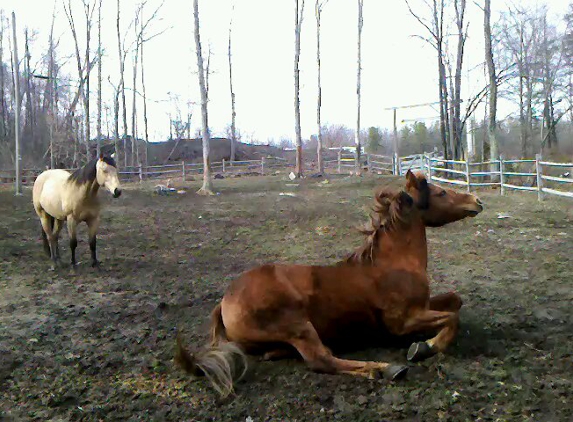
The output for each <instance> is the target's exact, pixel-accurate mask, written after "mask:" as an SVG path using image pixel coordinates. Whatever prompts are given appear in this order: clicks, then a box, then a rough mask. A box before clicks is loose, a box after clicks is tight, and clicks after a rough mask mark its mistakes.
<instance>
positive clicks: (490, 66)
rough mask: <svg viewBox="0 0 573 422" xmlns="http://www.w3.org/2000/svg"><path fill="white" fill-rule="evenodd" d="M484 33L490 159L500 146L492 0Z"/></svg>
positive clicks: (493, 167)
mask: <svg viewBox="0 0 573 422" xmlns="http://www.w3.org/2000/svg"><path fill="white" fill-rule="evenodd" d="M483 33H484V41H485V62H486V64H487V74H488V83H489V101H488V103H489V104H488V105H489V113H488V118H487V134H488V141H489V142H488V144H489V160H490V161H495V160H498V159H499V148H498V144H497V137H496V130H497V118H496V115H497V75H496V73H495V62H494V60H493V48H492V36H491V0H485V5H484V21H483ZM496 170H497V166H496V165H495V164H491V166H490V171H491V172H492V173H493V172H494V171H496ZM498 179H499V178H498V177H497V176H492V177H491V180H492V181H496V180H498Z"/></svg>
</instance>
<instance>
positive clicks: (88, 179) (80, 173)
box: [68, 157, 117, 185]
mask: <svg viewBox="0 0 573 422" xmlns="http://www.w3.org/2000/svg"><path fill="white" fill-rule="evenodd" d="M98 160H99V158H94V159H93V160H91V161H90V162H88V163H87V164H86V165H85V166H83V167H80V168H79V169H77V170H76V171H74V172H73V173H72V174H71V176H70V178H69V179H68V181H69V182H71V183H76V184H77V185H83V184H85V183H92V182H93V181H94V180H95V178H96V164H97V162H98ZM103 161H104V162H105V163H107V164H108V165H110V166H113V167H117V166H116V164H115V161H114V159H113V158H111V157H103Z"/></svg>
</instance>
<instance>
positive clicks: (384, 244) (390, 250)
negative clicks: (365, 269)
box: [373, 219, 428, 271]
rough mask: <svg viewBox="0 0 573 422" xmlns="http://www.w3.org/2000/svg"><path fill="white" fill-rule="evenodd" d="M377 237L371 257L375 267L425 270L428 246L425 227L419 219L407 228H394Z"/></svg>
mask: <svg viewBox="0 0 573 422" xmlns="http://www.w3.org/2000/svg"><path fill="white" fill-rule="evenodd" d="M379 236H380V238H379V239H378V242H377V244H376V246H375V251H374V256H373V261H374V265H375V266H384V267H387V266H392V267H403V268H405V269H408V270H414V269H418V270H423V271H425V270H426V267H427V265H428V246H427V243H426V227H425V226H424V224H423V222H422V220H421V219H416V220H415V221H413V222H411V223H410V224H409V226H408V227H407V228H395V229H393V230H388V231H385V232H382V233H380V234H379Z"/></svg>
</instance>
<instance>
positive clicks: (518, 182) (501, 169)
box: [0, 150, 573, 200]
mask: <svg viewBox="0 0 573 422" xmlns="http://www.w3.org/2000/svg"><path fill="white" fill-rule="evenodd" d="M362 161H363V162H362V168H363V169H368V171H369V172H370V173H376V174H396V175H404V174H406V172H407V171H408V170H421V171H423V172H425V173H426V175H427V176H428V179H429V180H430V181H434V182H439V183H445V184H451V185H457V186H463V187H465V188H466V190H467V191H468V192H470V191H471V190H472V188H479V187H499V188H500V193H501V195H504V194H505V193H506V191H508V190H518V191H525V192H537V195H538V199H539V200H542V199H543V198H544V196H545V194H548V195H557V196H562V197H567V198H573V163H555V162H551V161H544V160H543V158H542V157H541V156H540V155H537V156H536V157H535V159H523V160H515V159H511V160H506V159H504V157H503V155H500V157H499V159H498V160H493V161H485V162H478V163H474V162H467V161H461V160H445V159H444V158H443V157H441V156H438V155H437V154H436V153H424V154H413V155H408V156H405V157H398V156H397V155H394V156H387V155H379V154H364V159H363V160H362ZM355 165H356V162H355V154H354V153H352V152H349V151H347V150H339V151H338V155H337V158H336V159H330V160H325V161H324V168H325V169H326V170H332V169H335V170H336V171H337V172H338V173H342V172H345V171H349V172H351V173H352V172H353V169H354V168H355ZM288 167H290V165H289V163H288V161H287V160H285V159H282V158H278V157H274V158H261V159H260V160H243V161H234V162H229V161H225V160H222V161H219V162H214V163H211V170H212V171H213V172H214V173H223V174H244V175H264V174H268V173H269V172H270V171H271V170H272V169H275V170H276V169H277V168H282V169H284V168H288ZM202 172H203V164H202V163H185V162H184V161H182V162H181V163H179V164H165V165H157V166H141V165H140V166H137V167H126V168H123V169H121V170H120V173H119V174H120V178H121V179H122V180H145V179H149V178H166V177H168V178H179V177H180V178H181V179H182V180H184V181H185V180H187V178H188V176H190V175H197V174H201V173H202ZM22 173H23V174H22V181H23V183H25V184H31V183H32V182H33V181H34V180H35V178H36V177H37V176H38V174H40V173H41V170H38V169H24V170H23V171H22ZM14 177H15V173H14V170H0V183H12V182H13V181H14Z"/></svg>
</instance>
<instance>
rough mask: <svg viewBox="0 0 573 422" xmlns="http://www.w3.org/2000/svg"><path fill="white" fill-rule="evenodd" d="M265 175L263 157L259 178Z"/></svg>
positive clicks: (263, 158) (262, 158)
mask: <svg viewBox="0 0 573 422" xmlns="http://www.w3.org/2000/svg"><path fill="white" fill-rule="evenodd" d="M264 175H265V157H261V176H264Z"/></svg>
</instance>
